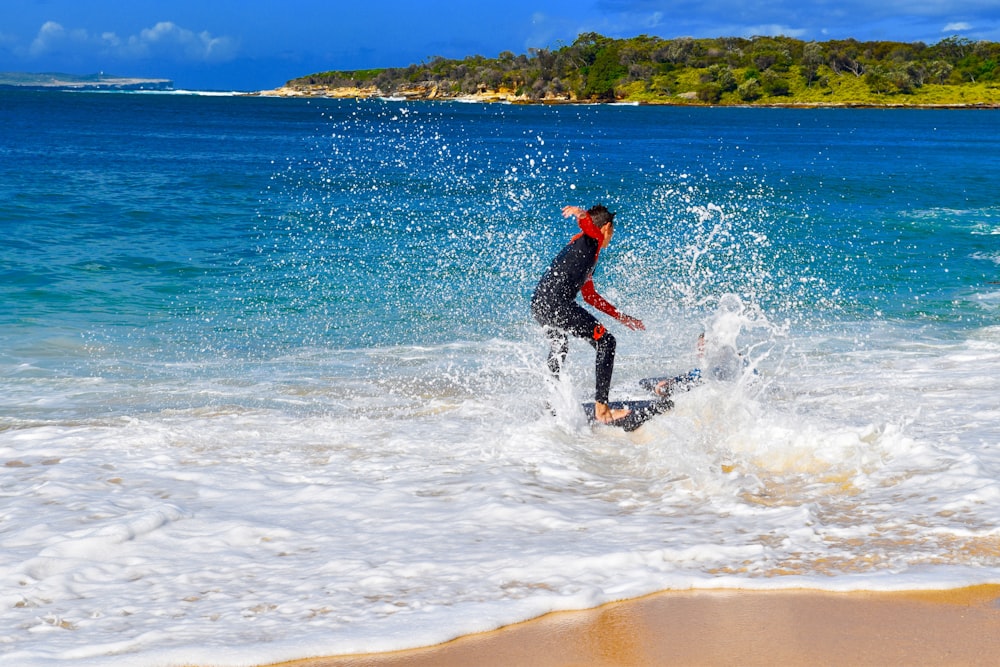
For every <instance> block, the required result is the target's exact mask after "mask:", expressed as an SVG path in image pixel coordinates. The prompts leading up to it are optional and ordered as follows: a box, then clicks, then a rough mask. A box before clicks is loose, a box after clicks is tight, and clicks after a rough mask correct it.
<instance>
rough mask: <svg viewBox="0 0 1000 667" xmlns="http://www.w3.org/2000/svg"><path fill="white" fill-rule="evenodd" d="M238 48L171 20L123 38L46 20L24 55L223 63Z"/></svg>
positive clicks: (228, 42)
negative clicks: (93, 32)
mask: <svg viewBox="0 0 1000 667" xmlns="http://www.w3.org/2000/svg"><path fill="white" fill-rule="evenodd" d="M238 48H239V45H238V43H237V41H236V40H234V39H232V38H230V37H215V36H213V35H212V34H211V33H209V32H207V31H202V32H200V33H196V32H193V31H191V30H187V29H186V28H182V27H181V26H179V25H177V24H176V23H172V22H170V21H162V22H160V23H157V24H156V25H155V26H153V27H152V28H146V29H144V30H142V31H141V32H139V34H137V35H131V36H129V37H124V38H122V37H119V36H118V35H116V34H115V33H113V32H102V33H101V34H99V35H97V34H90V33H88V32H87V31H86V30H83V29H74V30H67V29H66V28H64V27H63V26H62V25H60V24H59V23H56V22H55V21H47V22H46V23H45V24H44V25H43V26H42V27H41V29H39V31H38V35H37V36H36V37H35V39H34V40H33V41H32V42H31V46H30V47H29V48H28V50H27V55H28V56H30V57H32V58H41V57H43V56H48V55H53V54H58V53H62V52H67V51H71V52H73V53H74V54H77V55H86V54H87V53H88V52H89V54H90V55H100V56H103V57H112V58H118V59H122V60H145V59H152V58H161V59H165V60H175V61H186V62H226V61H228V60H232V59H233V58H235V57H236V55H237V51H238Z"/></svg>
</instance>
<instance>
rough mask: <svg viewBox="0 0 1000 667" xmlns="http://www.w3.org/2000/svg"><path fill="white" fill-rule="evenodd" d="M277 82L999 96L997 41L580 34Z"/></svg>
mask: <svg viewBox="0 0 1000 667" xmlns="http://www.w3.org/2000/svg"><path fill="white" fill-rule="evenodd" d="M285 90H286V91H287V92H291V93H295V94H320V95H322V94H328V93H332V92H333V91H337V93H338V94H339V95H341V96H344V95H350V94H352V91H353V94H357V95H358V96H368V95H382V96H393V95H404V96H408V97H417V98H435V99H447V98H454V97H464V96H475V95H479V96H487V97H488V96H490V95H495V94H503V95H504V96H505V98H506V99H516V100H520V101H525V102H533V101H548V102H557V101H597V102H612V101H627V102H645V103H664V104H665V103H669V104H678V103H686V104H708V105H712V104H790V105H791V104H874V105H887V104H889V105H923V104H927V105H935V104H940V105H989V106H994V105H1000V43H996V42H986V41H978V42H977V41H972V40H969V39H965V38H962V37H949V38H947V39H944V40H942V41H940V42H938V43H937V44H933V45H927V44H924V43H922V42H913V43H902V42H859V41H856V40H853V39H846V40H831V41H827V42H803V41H801V40H797V39H793V38H790V37H753V38H749V39H745V38H739V37H724V38H714V39H693V38H680V39H671V40H665V39H660V38H658V37H649V36H646V35H641V36H639V37H633V38H629V39H612V38H609V37H604V36H602V35H599V34H597V33H586V34H582V35H580V36H579V37H578V38H577V39H576V41H574V42H573V43H572V44H571V45H568V46H561V47H559V48H557V49H529V51H528V53H527V54H522V55H514V54H513V53H511V52H509V51H505V52H504V53H501V54H500V55H499V56H498V57H496V58H484V57H483V56H470V57H467V58H464V59H462V60H453V59H447V58H441V57H434V58H430V59H429V60H427V61H426V62H424V63H421V64H419V65H410V66H408V67H399V68H397V67H390V68H385V69H372V70H359V71H331V72H322V73H318V74H312V75H309V76H304V77H301V78H298V79H293V80H291V81H289V82H288V83H287V84H286V88H285Z"/></svg>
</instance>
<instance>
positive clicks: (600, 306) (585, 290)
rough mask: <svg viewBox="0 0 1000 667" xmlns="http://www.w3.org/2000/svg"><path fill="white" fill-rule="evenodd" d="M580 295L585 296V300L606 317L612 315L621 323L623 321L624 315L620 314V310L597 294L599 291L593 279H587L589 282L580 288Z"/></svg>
mask: <svg viewBox="0 0 1000 667" xmlns="http://www.w3.org/2000/svg"><path fill="white" fill-rule="evenodd" d="M580 294H582V295H583V300H584V301H586V302H587V303H589V304H590V305H591V306H593V307H594V308H596V309H597V310H599V311H601V312H602V313H604V314H605V315H610V316H611V317H613V318H615V319H616V320H618V321H619V322H620V321H621V319H622V314H621V313H619V312H618V309H617V308H615V307H614V306H612V305H611V303H609V302H608V300H607V299H605V298H604V297H603V296H601V295H600V294H598V293H597V289H596V288H595V287H594V281H593V279H591V278H587V282H585V283H584V284H583V287H581V288H580Z"/></svg>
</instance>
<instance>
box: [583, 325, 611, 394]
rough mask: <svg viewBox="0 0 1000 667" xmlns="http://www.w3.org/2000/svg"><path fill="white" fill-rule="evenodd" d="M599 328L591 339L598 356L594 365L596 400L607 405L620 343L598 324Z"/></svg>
mask: <svg viewBox="0 0 1000 667" xmlns="http://www.w3.org/2000/svg"><path fill="white" fill-rule="evenodd" d="M597 327H598V328H597V329H595V330H594V333H593V337H592V338H591V339H590V344H591V345H593V346H594V350H595V352H596V355H597V356H596V359H595V365H594V373H595V378H596V386H595V391H594V400H595V401H597V402H598V403H607V402H608V393H610V391H611V375H612V374H613V373H614V370H615V349H616V348H617V347H618V342H617V341H616V340H615V337H614V336H612V335H611V334H610V333H608V331H607V330H606V329H605V328H604V327H603V326H601V325H600V324H598V325H597Z"/></svg>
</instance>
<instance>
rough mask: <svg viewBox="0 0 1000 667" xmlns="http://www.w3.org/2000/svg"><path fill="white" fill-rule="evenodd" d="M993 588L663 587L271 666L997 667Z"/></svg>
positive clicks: (999, 598) (998, 607) (998, 604)
mask: <svg viewBox="0 0 1000 667" xmlns="http://www.w3.org/2000/svg"><path fill="white" fill-rule="evenodd" d="M997 664H1000V586H994V585H991V586H975V587H971V588H962V589H956V590H948V591H929V592H902V593H874V592H854V593H828V592H822V591H814V590H792V591H745V590H733V591H690V592H664V593H657V594H655V595H650V596H647V597H644V598H640V599H637V600H630V601H626V602H616V603H613V604H608V605H605V606H603V607H599V608H597V609H591V610H587V611H579V612H557V613H552V614H547V615H546V616H542V617H541V618H538V619H535V620H532V621H527V622H524V623H518V624H516V625H512V626H508V627H505V628H501V629H499V630H495V631H493V632H485V633H481V634H476V635H470V636H466V637H461V638H459V639H455V640H454V641H450V642H447V643H445V644H440V645H438V646H432V647H428V648H421V649H414V650H409V651H398V652H393V653H383V654H374V655H356V656H341V657H333V658H309V659H305V660H296V661H292V662H285V663H280V665H281V667H432V666H433V667H455V666H463V667H464V666H472V665H475V666H476V667H494V666H495V667H501V666H502V667H511V666H519V665H525V666H531V667H568V666H570V665H573V666H581V667H583V666H586V667H604V666H607V667H612V666H615V667H617V666H630V667H632V666H646V665H650V666H652V665H657V666H659V665H741V666H744V665H768V666H772V665H997Z"/></svg>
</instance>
